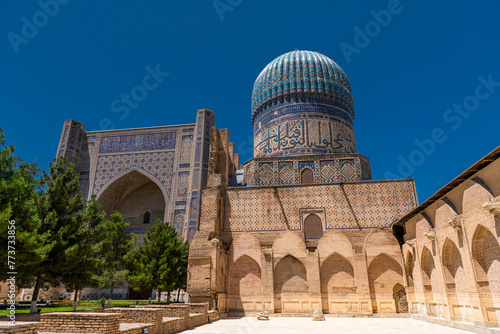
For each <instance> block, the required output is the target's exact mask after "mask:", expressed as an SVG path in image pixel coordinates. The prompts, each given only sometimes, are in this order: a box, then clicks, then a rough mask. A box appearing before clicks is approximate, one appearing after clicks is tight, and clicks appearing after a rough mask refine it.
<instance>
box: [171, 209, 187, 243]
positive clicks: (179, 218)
mask: <svg viewBox="0 0 500 334" xmlns="http://www.w3.org/2000/svg"><path fill="white" fill-rule="evenodd" d="M185 212H186V210H175V213H174V228H175V229H176V230H177V235H179V236H180V237H182V235H183V231H184V214H185Z"/></svg>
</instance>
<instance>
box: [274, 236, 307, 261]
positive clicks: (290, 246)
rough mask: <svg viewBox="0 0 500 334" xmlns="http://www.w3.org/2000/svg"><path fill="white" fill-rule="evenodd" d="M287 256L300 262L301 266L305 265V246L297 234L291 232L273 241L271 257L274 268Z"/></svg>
mask: <svg viewBox="0 0 500 334" xmlns="http://www.w3.org/2000/svg"><path fill="white" fill-rule="evenodd" d="M287 255H292V256H293V257H295V258H297V259H298V260H299V261H302V263H303V264H305V263H306V257H307V250H306V244H305V243H304V240H302V239H301V238H300V237H299V236H298V235H297V233H295V232H292V231H286V232H283V233H281V234H280V235H279V236H278V237H277V238H276V240H274V243H273V257H274V264H275V266H276V264H277V263H278V262H279V261H280V260H281V259H282V258H284V257H285V256H287Z"/></svg>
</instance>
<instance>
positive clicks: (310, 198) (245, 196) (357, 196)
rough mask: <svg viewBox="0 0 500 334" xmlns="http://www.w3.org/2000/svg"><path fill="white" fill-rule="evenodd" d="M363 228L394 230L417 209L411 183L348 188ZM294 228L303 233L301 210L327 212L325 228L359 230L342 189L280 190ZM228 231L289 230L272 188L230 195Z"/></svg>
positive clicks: (228, 191) (283, 188) (366, 183)
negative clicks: (399, 221)
mask: <svg viewBox="0 0 500 334" xmlns="http://www.w3.org/2000/svg"><path fill="white" fill-rule="evenodd" d="M344 189H345V192H346V193H347V197H348V199H349V202H350V204H351V205H352V208H353V210H354V212H355V214H356V217H357V219H358V222H359V226H360V227H361V228H376V227H385V228H387V227H390V226H391V224H392V222H393V221H394V220H396V219H398V218H399V217H401V216H403V215H404V214H406V213H407V212H409V211H411V210H412V209H413V208H414V207H416V205H417V201H416V198H415V193H414V184H413V181H412V180H405V181H391V182H386V181H381V182H365V183H351V184H344ZM277 191H278V193H279V197H280V199H281V202H282V204H283V208H284V211H285V214H286V217H287V219H288V222H289V225H290V228H291V229H294V230H300V229H302V226H301V222H300V212H299V211H300V209H314V208H322V209H323V208H324V210H325V214H326V228H327V229H356V228H358V225H357V223H356V220H355V219H354V217H353V215H352V212H351V210H350V208H349V203H348V202H347V199H346V197H345V196H344V194H343V192H342V189H341V186H340V185H311V186H307V187H278V188H277ZM225 201H226V203H225V205H226V212H225V220H224V231H232V232H241V231H269V230H283V229H285V226H284V225H285V220H284V217H283V213H282V211H281V208H280V206H279V203H278V201H277V199H276V195H275V194H274V190H273V188H253V189H228V190H226V199H225Z"/></svg>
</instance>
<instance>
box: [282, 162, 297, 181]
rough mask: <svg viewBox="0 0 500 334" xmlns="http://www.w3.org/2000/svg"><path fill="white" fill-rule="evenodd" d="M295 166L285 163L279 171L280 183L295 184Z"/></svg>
mask: <svg viewBox="0 0 500 334" xmlns="http://www.w3.org/2000/svg"><path fill="white" fill-rule="evenodd" d="M294 175H295V174H294V173H293V167H292V165H291V164H289V163H288V164H283V165H281V167H280V171H279V183H280V184H293V182H294V178H293V177H294Z"/></svg>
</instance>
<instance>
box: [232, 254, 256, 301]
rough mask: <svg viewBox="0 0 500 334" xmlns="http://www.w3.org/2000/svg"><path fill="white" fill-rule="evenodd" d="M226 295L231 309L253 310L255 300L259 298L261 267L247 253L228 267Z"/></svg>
mask: <svg viewBox="0 0 500 334" xmlns="http://www.w3.org/2000/svg"><path fill="white" fill-rule="evenodd" d="M228 295H229V308H230V309H232V310H243V311H248V310H254V309H255V307H254V303H255V301H259V299H260V298H261V296H262V278H261V268H260V266H259V264H258V263H257V262H256V261H255V260H254V259H252V258H251V257H249V256H248V255H243V256H241V257H240V258H238V259H237V260H236V261H235V262H234V263H233V264H232V265H231V267H230V268H229V288H228Z"/></svg>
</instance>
